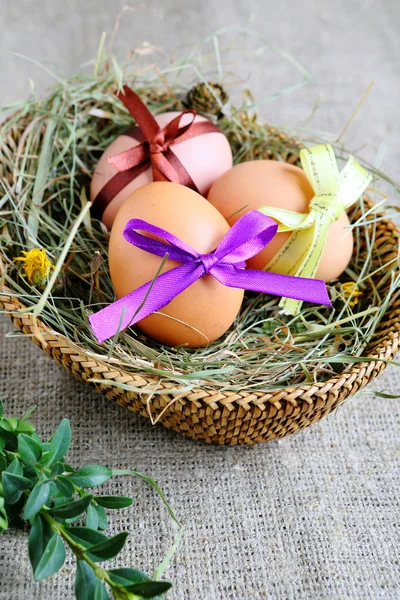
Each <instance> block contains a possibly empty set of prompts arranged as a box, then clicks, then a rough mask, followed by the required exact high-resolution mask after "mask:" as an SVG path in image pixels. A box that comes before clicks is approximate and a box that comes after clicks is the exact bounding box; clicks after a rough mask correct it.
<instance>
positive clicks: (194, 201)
mask: <svg viewBox="0 0 400 600" xmlns="http://www.w3.org/2000/svg"><path fill="white" fill-rule="evenodd" d="M130 219H142V220H143V221H147V222H149V223H151V224H152V225H155V226H157V227H159V228H161V229H164V230H166V231H168V232H169V233H171V234H172V235H174V236H176V237H178V238H179V239H181V240H182V241H183V242H185V243H186V244H189V245H190V246H191V247H192V248H193V249H194V250H196V251H197V252H199V253H200V254H207V253H210V252H212V251H213V250H215V248H216V247H217V246H218V244H219V243H220V241H221V240H222V238H223V237H224V235H225V234H226V233H227V232H228V230H229V225H228V223H227V222H226V220H225V219H224V218H223V216H222V215H221V214H220V213H219V212H218V211H217V210H216V209H215V208H214V207H213V206H212V205H211V204H210V203H209V202H208V201H207V200H206V199H205V198H203V197H202V196H200V194H197V193H196V192H194V191H192V190H190V189H189V188H187V187H184V186H182V185H178V184H175V183H169V182H154V183H149V184H147V185H144V186H142V187H141V188H139V189H137V190H136V191H135V192H134V193H133V194H131V195H130V196H129V197H128V198H127V199H126V200H125V202H124V203H123V204H122V206H121V208H120V209H119V211H118V213H117V215H116V217H115V221H114V224H113V227H112V230H111V236H110V243H109V267H110V275H111V280H112V283H113V286H114V290H115V293H116V295H117V297H118V298H121V297H123V296H126V295H127V294H129V293H130V292H132V291H133V290H135V289H137V288H138V287H140V286H142V285H143V284H145V283H147V282H149V281H151V280H152V279H154V277H155V276H156V274H157V272H158V270H159V268H160V265H161V263H162V260H163V259H162V258H160V257H159V256H155V255H154V254H150V253H148V252H146V251H145V250H142V249H140V248H138V247H136V246H134V245H132V244H130V243H129V242H128V241H127V240H126V239H125V238H124V236H123V231H124V229H125V226H126V224H127V223H128V221H129V220H130ZM176 266H178V263H176V262H174V261H172V260H166V262H165V264H164V266H163V268H162V271H161V272H162V273H164V272H166V271H169V270H170V269H173V268H174V267H176ZM243 295H244V292H243V290H241V289H237V288H230V287H227V286H224V285H223V284H222V283H219V282H218V281H217V280H216V279H215V278H214V277H213V276H212V275H210V274H208V275H205V276H204V277H201V278H200V279H198V280H197V281H195V283H193V284H192V285H190V286H189V287H188V288H187V289H186V290H184V291H183V292H181V293H180V294H179V295H177V296H175V298H173V300H171V302H169V304H167V305H166V306H164V308H162V309H161V310H160V311H159V312H157V313H154V314H151V315H150V316H148V317H146V318H145V319H142V320H141V321H139V323H138V324H137V326H138V328H139V329H141V331H143V332H144V333H145V334H146V335H148V336H149V337H151V338H153V339H155V340H157V341H158V342H160V343H162V344H165V345H168V346H180V345H185V346H187V347H190V348H197V347H200V346H205V345H207V344H208V343H210V342H212V341H214V340H216V339H218V338H219V337H221V336H222V335H223V334H224V333H225V332H226V331H227V330H228V329H229V327H230V326H231V325H232V323H233V321H234V320H235V318H236V316H237V314H238V312H239V310H240V306H241V304H242V300H243Z"/></svg>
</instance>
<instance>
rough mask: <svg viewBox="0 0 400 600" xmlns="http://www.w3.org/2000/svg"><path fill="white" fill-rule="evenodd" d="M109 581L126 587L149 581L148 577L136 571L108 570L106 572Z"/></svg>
mask: <svg viewBox="0 0 400 600" xmlns="http://www.w3.org/2000/svg"><path fill="white" fill-rule="evenodd" d="M108 574H109V576H110V579H111V580H112V581H113V582H114V583H118V584H119V585H123V586H124V587H127V586H128V585H133V584H134V583H142V582H143V581H151V579H150V577H149V576H148V575H146V573H142V571H138V570H137V569H110V571H108Z"/></svg>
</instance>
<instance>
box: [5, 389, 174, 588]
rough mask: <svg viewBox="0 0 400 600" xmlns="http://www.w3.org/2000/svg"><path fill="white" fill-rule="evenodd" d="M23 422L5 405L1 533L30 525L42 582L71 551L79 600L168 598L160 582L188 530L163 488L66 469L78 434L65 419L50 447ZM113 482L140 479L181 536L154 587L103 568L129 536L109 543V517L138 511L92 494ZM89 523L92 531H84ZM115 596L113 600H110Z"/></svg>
mask: <svg viewBox="0 0 400 600" xmlns="http://www.w3.org/2000/svg"><path fill="white" fill-rule="evenodd" d="M31 413H32V410H31V411H29V413H27V414H26V415H25V416H24V417H22V419H17V418H15V417H9V418H6V417H5V416H4V405H3V403H2V401H1V400H0V474H1V481H0V533H2V532H3V531H4V530H6V529H7V528H8V527H9V524H10V523H11V524H12V523H13V522H14V523H15V524H16V525H18V524H19V525H22V524H24V522H26V521H28V522H29V524H30V531H29V537H28V553H29V559H30V562H31V565H32V569H33V574H34V578H35V580H36V581H41V580H43V579H46V578H47V577H50V576H51V575H53V574H54V573H56V572H57V571H58V570H59V569H60V568H61V567H62V565H63V564H64V561H65V556H66V554H65V548H66V547H68V548H69V549H70V550H71V551H72V552H73V554H74V555H75V556H76V559H77V562H76V578H75V596H76V599H77V600H107V598H108V599H110V597H112V598H114V599H118V600H134V599H135V600H136V599H139V598H155V597H158V598H159V597H160V596H161V595H162V594H164V593H165V592H166V591H167V590H168V589H169V588H170V587H171V583H169V582H166V581H159V578H160V577H161V575H162V574H163V572H164V571H165V569H166V567H167V566H168V564H169V562H170V560H171V558H172V556H173V554H174V552H175V550H176V548H177V546H178V544H179V540H180V538H181V534H182V527H181V525H180V523H179V521H178V519H177V518H176V516H175V514H174V512H173V510H172V508H171V507H170V505H169V504H168V502H167V500H166V498H165V496H164V494H163V492H162V491H161V489H160V488H159V486H158V485H157V483H156V482H155V481H154V480H153V479H151V478H150V477H148V476H146V475H143V474H141V473H138V472H137V471H131V470H114V469H109V468H108V467H105V466H101V465H86V466H84V467H81V468H80V469H77V470H75V469H74V468H73V467H71V466H70V465H68V464H67V463H65V462H64V457H65V454H66V453H67V451H68V449H69V446H70V443H71V427H70V423H69V421H68V419H63V420H62V421H61V423H60V425H59V427H58V428H57V431H56V432H55V433H54V435H53V436H52V437H51V438H50V439H49V441H47V442H42V441H41V440H40V438H39V436H38V435H37V433H36V431H35V428H34V426H33V425H32V424H31V423H30V422H28V421H27V418H28V417H29V416H30V414H31ZM113 475H125V476H126V475H128V476H136V477H139V478H140V479H142V480H144V481H145V482H146V483H147V484H149V485H150V486H151V487H152V488H154V489H155V490H156V492H157V493H158V494H159V496H160V498H161V500H162V501H163V503H164V504H165V505H166V507H167V509H168V512H169V514H170V516H171V517H172V519H173V520H174V521H175V523H176V524H177V525H178V527H179V535H178V538H177V540H176V541H175V543H174V544H173V546H172V547H171V549H170V551H169V552H168V553H167V555H166V557H165V558H164V560H163V561H162V563H161V565H160V566H159V567H158V568H157V569H156V571H155V575H154V579H151V578H150V577H149V576H148V575H146V574H145V573H142V572H141V571H138V570H137V569H131V568H119V569H105V568H103V567H102V566H100V564H99V563H102V562H103V561H107V560H109V559H113V558H115V557H116V556H117V555H118V554H119V553H120V551H121V550H122V548H123V546H124V544H125V541H126V538H127V535H128V533H127V532H121V533H118V534H117V535H114V536H112V537H108V536H107V535H106V534H105V533H104V530H105V529H107V527H108V520H107V514H106V509H110V510H117V509H123V508H127V507H129V506H131V505H132V503H133V501H132V499H131V498H128V497H126V496H105V495H100V494H98V493H94V492H89V491H88V490H89V489H92V488H96V487H98V486H101V485H102V484H104V483H105V482H106V481H108V480H109V479H110V478H111V477H112V476H113ZM84 515H86V521H85V526H82V525H81V524H78V525H77V524H76V522H77V521H78V520H79V523H81V520H82V517H83V516H84ZM110 594H111V596H110Z"/></svg>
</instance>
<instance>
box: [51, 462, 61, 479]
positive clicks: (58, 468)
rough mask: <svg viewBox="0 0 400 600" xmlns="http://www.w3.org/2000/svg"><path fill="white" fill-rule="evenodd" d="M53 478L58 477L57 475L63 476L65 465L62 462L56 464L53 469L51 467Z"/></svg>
mask: <svg viewBox="0 0 400 600" xmlns="http://www.w3.org/2000/svg"><path fill="white" fill-rule="evenodd" d="M50 473H51V476H52V477H54V476H57V475H61V474H62V473H64V465H63V464H62V463H60V462H58V463H55V464H54V465H53V466H52V467H51V471H50Z"/></svg>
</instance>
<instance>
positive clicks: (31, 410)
mask: <svg viewBox="0 0 400 600" xmlns="http://www.w3.org/2000/svg"><path fill="white" fill-rule="evenodd" d="M36 408H37V407H36V404H34V405H33V406H31V407H30V408H29V409H28V411H27V412H26V413H25V414H24V416H23V417H22V419H21V421H26V420H27V419H29V417H30V416H31V414H33V413H34V412H35V410H36ZM35 435H36V434H35ZM36 437H37V435H36ZM36 441H37V442H38V441H40V440H36Z"/></svg>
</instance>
